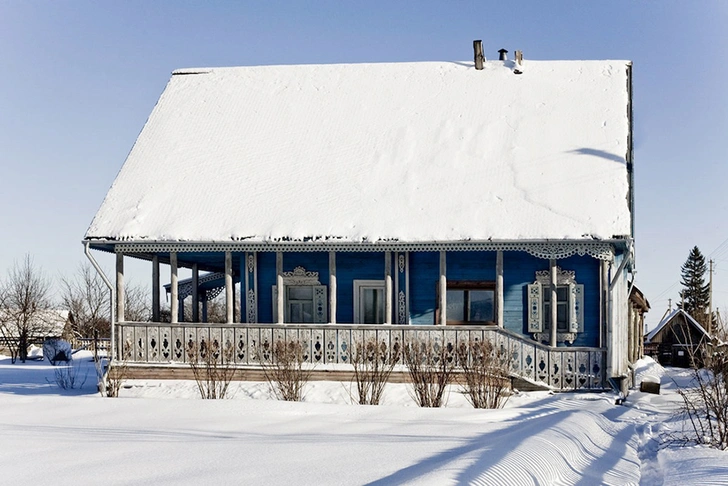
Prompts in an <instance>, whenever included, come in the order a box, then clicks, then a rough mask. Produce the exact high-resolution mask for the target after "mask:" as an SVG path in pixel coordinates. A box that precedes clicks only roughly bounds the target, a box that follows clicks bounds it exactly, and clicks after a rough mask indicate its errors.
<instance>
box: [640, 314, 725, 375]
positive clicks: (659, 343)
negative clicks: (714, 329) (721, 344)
mask: <svg viewBox="0 0 728 486" xmlns="http://www.w3.org/2000/svg"><path fill="white" fill-rule="evenodd" d="M710 339H711V338H710V335H709V334H708V332H707V331H706V330H705V329H704V328H703V326H701V325H700V324H699V323H698V321H696V320H695V319H693V317H692V316H691V315H690V314H688V313H687V312H685V311H684V310H682V309H675V310H674V311H672V312H670V313H668V314H667V315H666V316H665V317H663V318H662V320H661V321H660V322H659V324H657V326H656V327H655V328H654V329H653V330H652V331H650V333H649V334H648V335H647V337H646V338H645V354H647V355H649V356H652V357H653V358H655V359H656V360H657V361H658V362H659V363H660V364H661V365H663V366H679V367H683V368H687V367H690V366H700V364H701V363H702V360H703V354H702V347H703V345H704V344H706V343H708V342H709V341H710Z"/></svg>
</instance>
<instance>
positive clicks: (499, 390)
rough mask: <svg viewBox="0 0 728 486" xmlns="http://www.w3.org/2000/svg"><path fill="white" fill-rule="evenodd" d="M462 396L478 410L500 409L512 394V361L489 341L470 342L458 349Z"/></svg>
mask: <svg viewBox="0 0 728 486" xmlns="http://www.w3.org/2000/svg"><path fill="white" fill-rule="evenodd" d="M457 350H458V352H457V355H458V362H459V363H460V367H461V368H462V383H461V386H462V388H463V393H464V394H465V397H466V398H467V399H468V401H469V402H470V404H471V405H473V407H475V408H501V407H503V406H504V405H505V404H506V401H508V397H509V395H510V391H511V379H510V376H509V368H510V359H509V356H508V353H507V352H506V350H504V349H496V348H495V346H493V343H491V342H490V341H468V342H467V343H460V345H459V346H458V348H457Z"/></svg>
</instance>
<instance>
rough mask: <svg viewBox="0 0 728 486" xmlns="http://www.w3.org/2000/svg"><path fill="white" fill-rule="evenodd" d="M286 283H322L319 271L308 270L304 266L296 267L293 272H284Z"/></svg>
mask: <svg viewBox="0 0 728 486" xmlns="http://www.w3.org/2000/svg"><path fill="white" fill-rule="evenodd" d="M283 282H284V283H285V284H286V285H321V282H320V281H319V274H318V272H308V271H306V269H305V268H303V267H296V268H294V269H293V271H292V272H283Z"/></svg>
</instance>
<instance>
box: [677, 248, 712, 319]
mask: <svg viewBox="0 0 728 486" xmlns="http://www.w3.org/2000/svg"><path fill="white" fill-rule="evenodd" d="M707 270H708V269H707V267H706V266H705V257H704V256H703V254H702V253H700V250H699V249H698V247H697V246H695V247H693V249H692V250H690V255H689V256H688V259H687V260H686V261H685V263H684V264H683V266H682V268H681V280H680V283H681V284H682V286H683V290H682V291H681V292H680V298H681V299H682V308H683V310H684V311H685V312H687V313H688V314H690V315H691V316H692V317H693V318H694V319H695V320H696V321H698V322H699V323H700V324H703V325H706V324H707V323H708V322H709V319H708V316H707V315H706V313H707V311H708V306H709V305H710V289H709V288H708V284H706V283H705V273H706V272H707Z"/></svg>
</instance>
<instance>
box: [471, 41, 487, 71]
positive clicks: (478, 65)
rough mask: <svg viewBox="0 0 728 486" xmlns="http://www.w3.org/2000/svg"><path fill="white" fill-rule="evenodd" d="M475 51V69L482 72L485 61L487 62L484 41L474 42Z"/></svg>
mask: <svg viewBox="0 0 728 486" xmlns="http://www.w3.org/2000/svg"><path fill="white" fill-rule="evenodd" d="M473 51H474V53H475V69H477V70H478V71H481V70H482V69H483V61H485V55H484V54H483V41H482V40H474V41H473Z"/></svg>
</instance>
